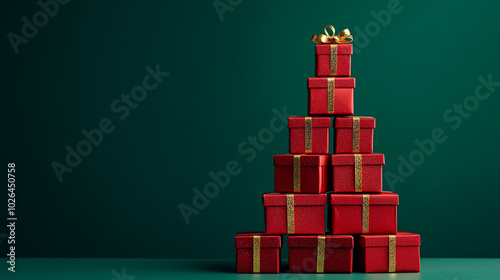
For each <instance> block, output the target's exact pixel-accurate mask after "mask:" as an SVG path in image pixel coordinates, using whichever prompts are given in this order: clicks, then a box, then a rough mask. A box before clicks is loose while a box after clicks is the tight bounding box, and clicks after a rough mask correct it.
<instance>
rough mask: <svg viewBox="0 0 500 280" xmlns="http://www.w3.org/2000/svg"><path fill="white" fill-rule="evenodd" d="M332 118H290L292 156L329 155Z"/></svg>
mask: <svg viewBox="0 0 500 280" xmlns="http://www.w3.org/2000/svg"><path fill="white" fill-rule="evenodd" d="M331 126H332V124H331V121H330V118H325V117H290V118H288V128H289V130H290V153H291V154H328V149H329V142H330V141H329V135H330V127H331Z"/></svg>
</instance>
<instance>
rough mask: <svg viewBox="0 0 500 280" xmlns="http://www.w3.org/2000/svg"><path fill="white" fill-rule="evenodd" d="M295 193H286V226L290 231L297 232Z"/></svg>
mask: <svg viewBox="0 0 500 280" xmlns="http://www.w3.org/2000/svg"><path fill="white" fill-rule="evenodd" d="M294 204H295V203H294V198H293V194H287V195H286V226H287V232H288V233H295V213H294Z"/></svg>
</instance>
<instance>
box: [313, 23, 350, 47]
mask: <svg viewBox="0 0 500 280" xmlns="http://www.w3.org/2000/svg"><path fill="white" fill-rule="evenodd" d="M327 28H330V30H331V31H332V35H330V34H329V33H328V29H327ZM324 31H325V34H319V35H318V36H316V35H313V37H312V39H311V41H313V42H314V43H316V44H347V43H352V41H353V38H352V35H351V32H349V29H344V30H342V31H340V32H339V34H337V35H335V28H333V26H331V25H327V26H326V27H325V29H324Z"/></svg>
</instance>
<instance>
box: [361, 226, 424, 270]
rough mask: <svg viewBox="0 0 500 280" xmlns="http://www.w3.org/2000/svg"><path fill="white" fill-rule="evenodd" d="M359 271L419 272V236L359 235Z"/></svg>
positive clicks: (410, 234)
mask: <svg viewBox="0 0 500 280" xmlns="http://www.w3.org/2000/svg"><path fill="white" fill-rule="evenodd" d="M356 247H357V250H358V251H360V259H361V269H362V270H363V271H364V272H367V273H370V272H419V271H420V235H418V234H414V233H408V232H398V233H396V234H395V235H360V236H359V239H358V246H356Z"/></svg>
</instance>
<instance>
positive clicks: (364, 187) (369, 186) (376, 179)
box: [332, 154, 385, 193]
mask: <svg viewBox="0 0 500 280" xmlns="http://www.w3.org/2000/svg"><path fill="white" fill-rule="evenodd" d="M356 158H358V159H357V160H356ZM384 164H385V158H384V155H383V154H335V155H332V165H333V192H335V193H346V192H364V193H367V192H375V193H376V192H382V166H383V165H384Z"/></svg>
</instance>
